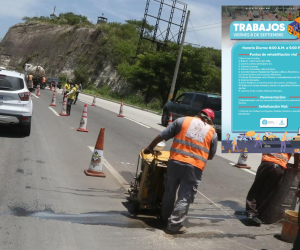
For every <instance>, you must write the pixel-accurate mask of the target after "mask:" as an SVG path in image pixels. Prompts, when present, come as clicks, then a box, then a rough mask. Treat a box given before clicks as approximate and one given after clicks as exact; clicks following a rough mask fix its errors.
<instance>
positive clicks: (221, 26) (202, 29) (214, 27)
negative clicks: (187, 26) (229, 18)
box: [187, 25, 222, 32]
mask: <svg viewBox="0 0 300 250" xmlns="http://www.w3.org/2000/svg"><path fill="white" fill-rule="evenodd" d="M221 27H222V25H221V26H217V27H211V28H206V29H199V30H194V31H200V30H208V29H215V28H221ZM187 32H191V31H187Z"/></svg>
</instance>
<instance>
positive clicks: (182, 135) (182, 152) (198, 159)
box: [170, 117, 215, 171]
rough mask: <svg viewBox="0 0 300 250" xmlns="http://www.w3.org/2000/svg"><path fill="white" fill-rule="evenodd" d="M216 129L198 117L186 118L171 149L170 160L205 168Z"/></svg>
mask: <svg viewBox="0 0 300 250" xmlns="http://www.w3.org/2000/svg"><path fill="white" fill-rule="evenodd" d="M214 133H215V129H214V128H213V127H212V126H210V125H209V124H207V123H204V122H203V121H202V120H201V119H200V118H197V117H186V118H185V119H184V121H183V124H182V127H181V130H180V132H179V133H178V134H177V135H176V136H175V138H174V141H173V144H172V147H171V149H170V159H172V160H176V161H181V162H185V163H188V164H191V165H193V166H195V167H197V168H200V169H201V170H202V171H203V170H204V168H205V165H206V162H207V159H208V156H209V150H210V144H211V141H212V138H213V135H214Z"/></svg>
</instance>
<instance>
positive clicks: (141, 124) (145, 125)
mask: <svg viewBox="0 0 300 250" xmlns="http://www.w3.org/2000/svg"><path fill="white" fill-rule="evenodd" d="M124 118H125V119H127V120H129V121H132V122H135V123H137V124H139V125H141V126H144V127H146V128H150V127H148V126H147V125H145V124H143V123H140V122H137V121H135V120H132V119H130V118H128V117H124Z"/></svg>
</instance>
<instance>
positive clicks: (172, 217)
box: [161, 160, 202, 231]
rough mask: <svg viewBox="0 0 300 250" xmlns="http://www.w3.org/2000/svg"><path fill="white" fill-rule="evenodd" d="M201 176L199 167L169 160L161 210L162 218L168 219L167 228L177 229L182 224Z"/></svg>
mask: <svg viewBox="0 0 300 250" xmlns="http://www.w3.org/2000/svg"><path fill="white" fill-rule="evenodd" d="M201 176H202V170H201V169H199V168H196V167H194V166H192V165H190V164H187V163H183V162H179V161H175V160H169V162H168V168H167V178H166V180H165V193H164V196H163V202H162V211H161V215H162V219H163V220H164V221H168V229H169V230H173V231H177V230H178V229H179V228H180V227H181V226H182V223H183V222H184V220H185V218H186V216H187V213H188V210H189V206H190V204H191V203H193V202H194V197H195V194H196V192H197V187H198V185H199V184H200V181H201ZM177 190H178V194H177V200H176V193H177ZM175 200H176V202H175Z"/></svg>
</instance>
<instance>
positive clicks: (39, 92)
mask: <svg viewBox="0 0 300 250" xmlns="http://www.w3.org/2000/svg"><path fill="white" fill-rule="evenodd" d="M40 95H41V87H40V85H38V90H37V93H36V96H40Z"/></svg>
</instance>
